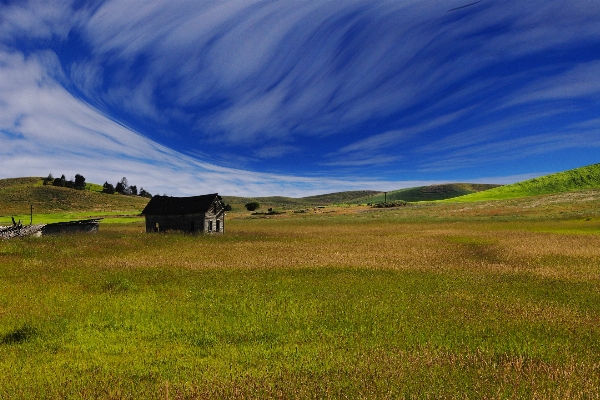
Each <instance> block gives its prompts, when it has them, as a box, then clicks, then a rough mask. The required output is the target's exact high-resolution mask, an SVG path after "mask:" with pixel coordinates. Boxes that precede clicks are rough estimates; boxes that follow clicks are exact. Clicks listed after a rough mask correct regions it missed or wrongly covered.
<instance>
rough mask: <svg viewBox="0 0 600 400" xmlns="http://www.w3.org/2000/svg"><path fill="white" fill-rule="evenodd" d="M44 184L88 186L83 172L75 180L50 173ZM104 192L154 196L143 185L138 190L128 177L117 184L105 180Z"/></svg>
mask: <svg viewBox="0 0 600 400" xmlns="http://www.w3.org/2000/svg"><path fill="white" fill-rule="evenodd" d="M44 185H52V186H58V187H66V188H70V189H75V190H84V189H85V186H86V184H85V177H84V176H83V175H81V174H77V175H75V180H73V179H71V180H67V179H66V178H65V176H64V175H61V177H60V178H54V177H53V176H52V174H48V176H47V177H46V178H44ZM102 193H106V194H114V193H120V194H122V195H125V196H140V197H148V198H150V197H152V194H150V193H149V192H148V191H147V190H145V189H144V188H143V187H140V189H139V191H138V188H137V186H136V185H129V182H128V181H127V178H126V177H123V179H121V180H120V181H119V182H117V184H116V185H113V184H112V183H108V181H106V182H104V185H102Z"/></svg>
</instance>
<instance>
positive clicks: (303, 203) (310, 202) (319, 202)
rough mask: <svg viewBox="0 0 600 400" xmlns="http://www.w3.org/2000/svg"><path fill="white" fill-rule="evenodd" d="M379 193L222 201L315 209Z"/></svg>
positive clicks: (227, 197) (352, 192) (234, 203)
mask: <svg viewBox="0 0 600 400" xmlns="http://www.w3.org/2000/svg"><path fill="white" fill-rule="evenodd" d="M378 193H380V192H377V191H374V190H355V191H348V192H336V193H328V194H320V195H316V196H308V197H300V198H293V197H283V196H270V197H237V196H223V201H224V202H225V203H229V204H232V205H237V206H238V208H239V207H240V206H243V205H244V204H246V203H248V202H250V201H253V200H256V201H258V202H259V203H260V204H261V208H264V207H275V208H283V209H285V208H295V207H298V208H300V207H317V206H327V205H332V204H357V203H365V200H366V199H367V198H370V197H372V196H373V195H376V194H378Z"/></svg>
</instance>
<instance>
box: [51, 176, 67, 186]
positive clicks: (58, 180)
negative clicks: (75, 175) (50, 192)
mask: <svg viewBox="0 0 600 400" xmlns="http://www.w3.org/2000/svg"><path fill="white" fill-rule="evenodd" d="M66 185H67V179H66V178H65V176H64V174H63V175H62V176H61V177H60V178H56V179H55V180H54V182H52V186H59V187H65V186H66Z"/></svg>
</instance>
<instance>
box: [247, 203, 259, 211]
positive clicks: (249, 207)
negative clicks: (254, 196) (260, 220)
mask: <svg viewBox="0 0 600 400" xmlns="http://www.w3.org/2000/svg"><path fill="white" fill-rule="evenodd" d="M244 207H246V210H248V211H255V210H258V209H259V208H260V203H259V202H258V201H251V202H248V203H246V204H244Z"/></svg>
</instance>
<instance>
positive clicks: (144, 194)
mask: <svg viewBox="0 0 600 400" xmlns="http://www.w3.org/2000/svg"><path fill="white" fill-rule="evenodd" d="M140 196H142V197H148V198H152V195H151V194H150V193H149V192H147V191H146V190H145V189H144V188H143V187H141V188H140Z"/></svg>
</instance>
